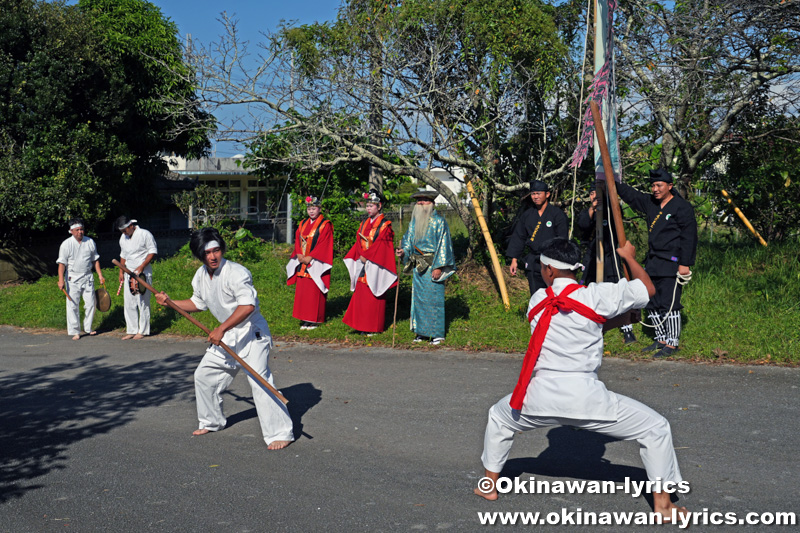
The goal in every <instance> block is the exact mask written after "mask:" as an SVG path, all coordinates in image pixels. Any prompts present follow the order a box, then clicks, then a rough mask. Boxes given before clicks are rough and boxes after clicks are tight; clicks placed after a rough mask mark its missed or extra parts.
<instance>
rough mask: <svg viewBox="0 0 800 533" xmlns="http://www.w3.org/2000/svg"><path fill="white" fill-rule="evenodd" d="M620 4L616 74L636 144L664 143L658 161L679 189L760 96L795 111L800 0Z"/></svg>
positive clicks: (799, 88)
mask: <svg viewBox="0 0 800 533" xmlns="http://www.w3.org/2000/svg"><path fill="white" fill-rule="evenodd" d="M620 10H621V12H622V15H623V16H622V18H621V21H620V24H621V27H620V30H619V31H617V33H616V35H617V44H618V46H619V49H620V52H621V54H620V57H621V62H620V65H619V69H618V72H620V75H621V77H622V82H623V84H625V85H626V86H627V87H628V89H629V90H630V93H629V94H628V99H627V103H628V104H629V105H630V106H631V109H630V110H629V112H628V114H627V120H628V124H629V126H631V127H633V128H635V129H636V130H637V134H638V135H642V137H640V138H639V139H637V141H638V142H635V143H633V145H634V146H637V145H638V146H640V147H641V148H643V149H644V150H645V151H648V152H649V151H650V149H651V147H652V146H653V144H656V143H659V142H660V144H661V150H660V161H659V164H660V165H661V166H664V167H666V168H670V169H672V170H673V171H674V172H675V173H677V175H678V176H679V179H680V181H681V185H682V187H683V188H686V187H687V186H688V185H689V183H690V181H691V179H692V178H693V177H696V175H697V174H698V173H699V172H700V171H702V170H703V168H704V165H707V164H709V163H710V162H711V160H712V159H713V158H714V156H715V154H719V153H720V152H719V151H718V148H719V147H721V146H723V145H726V144H728V143H730V142H732V141H733V137H732V136H730V135H729V133H730V131H731V128H732V126H733V125H734V124H735V123H736V119H737V117H738V116H739V115H740V114H742V113H743V112H745V111H746V110H747V109H748V108H750V107H752V106H753V105H754V103H755V102H756V101H757V100H758V96H759V95H766V97H767V99H768V100H769V101H770V102H771V103H772V104H773V105H774V106H776V107H778V108H780V109H784V110H787V111H788V112H792V113H797V111H798V109H800V1H798V0H766V1H762V2H753V1H750V0H724V1H723V0H716V1H712V0H687V1H681V2H660V1H650V0H646V1H645V0H622V1H621V2H620ZM643 122H649V123H650V125H651V127H650V128H649V129H648V128H643V127H642V124H643Z"/></svg>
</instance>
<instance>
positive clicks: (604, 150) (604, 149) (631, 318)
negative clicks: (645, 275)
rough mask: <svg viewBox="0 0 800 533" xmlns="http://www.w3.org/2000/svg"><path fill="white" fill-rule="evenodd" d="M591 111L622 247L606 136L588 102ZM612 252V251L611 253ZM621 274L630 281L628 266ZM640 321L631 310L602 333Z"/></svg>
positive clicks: (596, 109) (597, 113)
mask: <svg viewBox="0 0 800 533" xmlns="http://www.w3.org/2000/svg"><path fill="white" fill-rule="evenodd" d="M589 106H590V108H591V110H592V118H593V119H594V131H595V134H596V135H597V146H598V147H599V148H600V156H601V157H602V158H603V170H604V171H605V174H606V187H607V188H608V195H607V199H608V201H609V204H610V205H611V214H612V215H613V217H614V227H616V228H617V242H618V243H619V246H620V247H622V246H624V245H625V243H626V242H627V239H626V238H625V228H623V227H622V209H621V208H620V206H619V197H618V196H617V182H616V181H614V167H613V166H612V165H611V154H609V152H608V144H607V143H606V134H605V131H604V130H603V123H602V122H601V120H602V119H601V118H600V108H599V107H598V106H597V103H596V102H594V101H591V102H589ZM613 252H614V250H612V253H613ZM622 269H623V272H624V273H625V278H626V279H631V277H630V274H629V273H628V266H627V265H626V264H625V263H623V264H622ZM639 320H640V315H639V311H638V310H632V311H631V312H629V313H624V314H622V315H619V316H616V317H614V318H612V319H611V320H607V321H606V322H605V323H604V324H603V331H604V332H605V331H608V330H610V329H614V328H618V327H620V326H623V325H627V324H633V323H635V322H638V321H639Z"/></svg>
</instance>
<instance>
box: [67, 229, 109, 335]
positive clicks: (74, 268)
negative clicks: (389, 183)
mask: <svg viewBox="0 0 800 533" xmlns="http://www.w3.org/2000/svg"><path fill="white" fill-rule="evenodd" d="M69 233H70V234H71V235H72V236H71V237H70V238H68V239H67V240H65V241H64V242H62V243H61V247H60V248H59V249H58V259H57V260H56V262H57V263H58V288H59V289H61V290H62V291H64V292H65V293H66V294H67V333H69V334H70V335H72V340H75V341H76V340H78V339H80V338H81V323H80V309H79V308H78V302H79V301H80V299H81V295H83V313H84V318H83V329H84V331H86V333H88V334H89V335H97V332H96V331H95V330H93V329H92V321H93V320H94V277H93V276H92V265H94V268H95V270H97V277H99V278H100V283H105V282H106V280H105V278H104V277H103V273H102V271H101V270H100V261H99V259H100V254H98V253H97V246H96V245H95V243H94V241H93V240H92V239H90V238H89V237H86V236H85V235H84V228H83V220H81V219H80V218H73V219H72V220H70V221H69Z"/></svg>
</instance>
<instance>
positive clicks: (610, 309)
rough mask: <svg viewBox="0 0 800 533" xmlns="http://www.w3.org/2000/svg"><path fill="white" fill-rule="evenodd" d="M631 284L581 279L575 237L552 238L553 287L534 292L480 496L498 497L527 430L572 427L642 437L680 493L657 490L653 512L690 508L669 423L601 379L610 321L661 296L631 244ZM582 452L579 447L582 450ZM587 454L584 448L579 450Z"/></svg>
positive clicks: (623, 253)
mask: <svg viewBox="0 0 800 533" xmlns="http://www.w3.org/2000/svg"><path fill="white" fill-rule="evenodd" d="M617 252H618V253H619V256H620V258H622V259H623V260H624V261H625V262H626V263H627V264H628V267H629V270H630V273H631V281H627V280H625V279H623V280H620V281H619V282H618V283H592V284H590V285H588V286H586V287H584V286H582V285H580V284H578V282H577V280H576V276H575V271H576V270H577V269H578V268H582V266H583V265H581V264H580V263H578V261H579V260H580V250H579V249H578V247H577V245H575V244H574V243H572V242H570V241H569V240H567V239H561V238H556V239H553V240H552V241H550V243H548V244H547V245H546V246H545V247H544V248H543V249H542V252H541V258H540V263H541V273H542V278H543V279H544V281H545V284H546V285H547V288H546V289H539V290H538V291H536V292H535V293H534V295H533V296H532V297H531V300H530V303H529V306H528V320H529V321H530V323H531V329H532V332H533V334H532V337H531V341H530V344H529V345H528V351H527V352H526V354H525V359H524V361H523V364H522V372H521V373H520V376H519V380H518V382H517V386H516V388H515V389H514V392H513V393H512V394H510V395H508V396H506V397H505V398H503V399H502V400H500V401H499V402H498V403H497V404H495V405H494V406H493V407H492V408H491V409H490V410H489V421H488V424H487V425H486V434H485V436H484V449H483V455H482V456H481V460H482V462H483V466H484V468H485V477H484V478H482V479H481V480H480V482H479V484H478V488H476V489H475V491H474V492H475V494H477V495H479V496H482V497H484V498H486V499H487V500H496V499H497V497H498V492H497V489H496V487H495V484H496V482H497V480H498V478H499V476H500V472H501V471H502V470H503V465H504V464H505V462H506V460H507V459H508V454H509V452H510V451H511V445H512V444H513V440H514V435H515V434H516V433H517V432H519V431H528V430H532V429H538V428H543V427H547V426H556V425H562V426H572V427H576V428H580V429H585V430H589V431H595V432H598V433H602V434H604V435H608V436H610V437H613V438H616V439H620V440H636V441H637V442H638V443H639V446H640V455H641V458H642V462H643V463H644V467H645V470H646V471H647V476H648V478H649V480H650V481H652V482H654V483H657V482H658V481H659V480H660V482H661V484H660V485H658V484H656V485H653V486H654V487H665V486H666V487H668V488H671V489H672V490H669V489H668V490H661V491H659V490H658V489H656V490H653V491H652V493H653V510H654V512H656V513H660V514H661V515H662V516H663V517H664V518H672V514H673V510H674V511H675V512H676V513H681V514H683V513H686V512H687V511H686V510H685V508H682V507H681V508H679V507H677V506H676V505H675V504H673V503H672V501H671V500H670V492H675V490H676V489H677V488H678V484H679V483H680V484H681V487H684V486H685V485H686V484H685V483H684V482H683V478H682V477H681V473H680V469H679V468H678V460H677V457H676V456H675V449H674V447H673V445H672V432H671V430H670V426H669V422H667V420H666V419H665V418H664V417H663V416H661V415H659V414H658V413H657V412H655V411H654V410H653V409H651V408H649V407H647V406H646V405H644V404H642V403H640V402H638V401H636V400H633V399H631V398H628V397H626V396H623V395H621V394H615V393H613V392H611V391H609V390H608V389H606V387H605V385H604V384H603V382H602V381H600V380H599V379H598V378H597V370H598V369H599V368H600V363H601V361H602V358H603V322H605V320H606V319H608V318H612V317H615V316H617V315H620V314H623V313H626V312H628V311H630V310H631V309H634V308H639V309H640V308H642V307H644V306H645V305H647V302H648V300H649V299H650V297H652V295H653V294H654V293H655V287H654V286H653V282H652V281H651V280H650V277H649V276H648V275H647V273H646V272H645V271H644V269H643V268H642V266H641V265H639V264H638V263H637V262H636V258H635V253H636V250H635V249H634V248H633V246H632V245H631V244H630V243H626V244H625V246H624V247H622V248H619V249H618V250H617ZM576 451H577V450H576ZM578 453H579V452H578Z"/></svg>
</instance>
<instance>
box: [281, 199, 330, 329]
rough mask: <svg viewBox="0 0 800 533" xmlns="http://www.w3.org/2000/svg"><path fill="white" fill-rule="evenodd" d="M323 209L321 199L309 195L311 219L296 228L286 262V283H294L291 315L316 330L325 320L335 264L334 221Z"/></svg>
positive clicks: (308, 203) (301, 326) (304, 325)
mask: <svg viewBox="0 0 800 533" xmlns="http://www.w3.org/2000/svg"><path fill="white" fill-rule="evenodd" d="M321 210H322V207H321V202H320V200H319V198H317V197H315V196H307V197H306V212H307V213H308V218H307V219H305V220H303V222H301V223H300V226H299V227H298V228H297V232H296V233H295V235H294V252H293V253H292V257H291V259H289V264H288V265H286V275H287V276H288V278H289V279H288V280H286V284H287V285H294V286H295V289H294V309H293V311H292V316H293V317H295V318H296V319H297V320H299V321H300V329H315V328H316V327H317V326H318V325H319V324H321V323H322V322H325V303H326V300H327V298H328V289H329V288H330V286H331V266H332V265H333V224H331V221H330V220H328V219H326V218H325V217H324V216H322V214H321Z"/></svg>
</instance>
